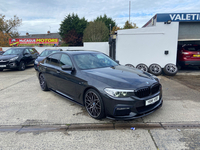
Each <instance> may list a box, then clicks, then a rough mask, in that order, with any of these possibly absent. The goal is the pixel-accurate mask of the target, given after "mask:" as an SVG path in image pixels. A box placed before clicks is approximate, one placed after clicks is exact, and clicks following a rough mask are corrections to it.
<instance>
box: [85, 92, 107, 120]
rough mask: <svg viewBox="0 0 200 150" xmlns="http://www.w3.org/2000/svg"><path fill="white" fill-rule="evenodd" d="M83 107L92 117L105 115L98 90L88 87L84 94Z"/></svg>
mask: <svg viewBox="0 0 200 150" xmlns="http://www.w3.org/2000/svg"><path fill="white" fill-rule="evenodd" d="M84 101H85V108H86V110H87V112H88V114H89V115H90V116H91V117H92V118H94V119H102V118H104V117H105V113H104V106H103V101H102V99H101V97H100V95H99V93H98V92H96V91H95V90H93V89H89V90H88V91H87V92H86V94H85V98H84Z"/></svg>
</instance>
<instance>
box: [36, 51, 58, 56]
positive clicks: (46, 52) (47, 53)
mask: <svg viewBox="0 0 200 150" xmlns="http://www.w3.org/2000/svg"><path fill="white" fill-rule="evenodd" d="M55 52H58V51H50V50H45V51H43V52H42V53H41V54H40V56H41V57H47V56H49V55H50V54H52V53H55Z"/></svg>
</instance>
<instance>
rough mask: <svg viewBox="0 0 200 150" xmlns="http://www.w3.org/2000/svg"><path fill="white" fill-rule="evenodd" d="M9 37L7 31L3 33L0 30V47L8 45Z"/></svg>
mask: <svg viewBox="0 0 200 150" xmlns="http://www.w3.org/2000/svg"><path fill="white" fill-rule="evenodd" d="M9 38H11V36H10V35H9V34H8V33H4V32H2V31H0V47H8V46H10V45H9Z"/></svg>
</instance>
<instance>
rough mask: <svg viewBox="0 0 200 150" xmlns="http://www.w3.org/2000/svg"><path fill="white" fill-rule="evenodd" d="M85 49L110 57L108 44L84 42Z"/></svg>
mask: <svg viewBox="0 0 200 150" xmlns="http://www.w3.org/2000/svg"><path fill="white" fill-rule="evenodd" d="M84 49H90V50H95V51H100V52H102V53H105V54H106V55H109V44H108V42H84Z"/></svg>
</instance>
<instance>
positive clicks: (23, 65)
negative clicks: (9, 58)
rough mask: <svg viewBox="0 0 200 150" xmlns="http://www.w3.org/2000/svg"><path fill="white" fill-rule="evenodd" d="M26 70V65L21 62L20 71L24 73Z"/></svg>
mask: <svg viewBox="0 0 200 150" xmlns="http://www.w3.org/2000/svg"><path fill="white" fill-rule="evenodd" d="M25 68H26V65H25V63H24V62H23V61H21V62H20V63H19V68H18V69H19V71H24V70H25Z"/></svg>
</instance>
